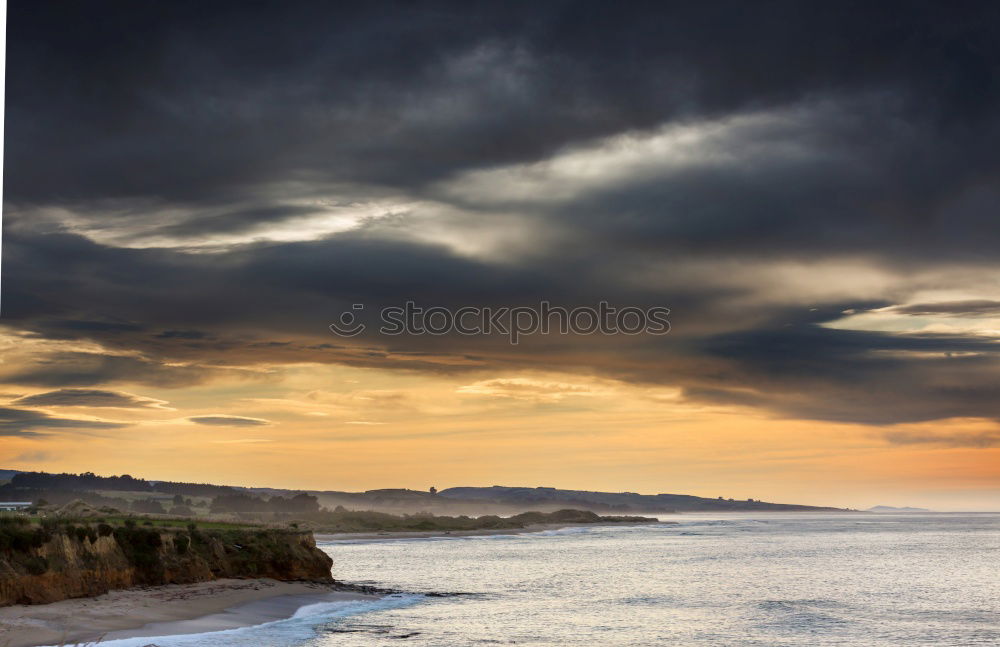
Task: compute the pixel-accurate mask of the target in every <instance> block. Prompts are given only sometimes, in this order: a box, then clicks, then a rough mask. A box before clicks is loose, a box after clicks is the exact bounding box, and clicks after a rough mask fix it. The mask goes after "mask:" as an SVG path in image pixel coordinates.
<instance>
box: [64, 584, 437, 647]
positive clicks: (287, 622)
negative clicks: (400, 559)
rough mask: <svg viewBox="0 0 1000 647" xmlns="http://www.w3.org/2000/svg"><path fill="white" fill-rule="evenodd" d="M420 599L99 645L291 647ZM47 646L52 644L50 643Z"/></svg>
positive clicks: (342, 605) (310, 610) (317, 609)
mask: <svg viewBox="0 0 1000 647" xmlns="http://www.w3.org/2000/svg"><path fill="white" fill-rule="evenodd" d="M423 599H424V596H423V595H419V594H393V595H388V596H385V597H383V598H380V599H378V600H372V601H368V600H340V601H335V602H318V603H314V604H307V605H304V606H302V607H300V608H299V609H298V610H297V611H296V612H295V614H294V615H293V616H292V617H291V618H286V619H283V620H274V621H271V622H265V623H263V624H259V625H250V626H247V627H238V628H236V629H224V630H221V631H208V632H204V633H194V634H177V635H168V636H139V637H135V638H120V639H117V640H102V641H101V642H100V647H146V646H147V645H156V647H237V646H239V647H246V646H248V645H258V646H259V645H267V646H268V647H292V646H294V645H301V644H302V643H303V642H304V641H307V640H309V639H310V638H312V637H314V636H315V635H316V628H317V627H320V626H322V625H325V624H327V623H331V622H335V621H336V620H338V619H340V618H347V617H350V616H355V615H359V614H363V613H371V612H375V611H386V610H389V609H399V608H402V607H407V606H410V605H413V604H416V603H418V602H420V601H421V600H423ZM48 647H56V646H54V645H50V646H48Z"/></svg>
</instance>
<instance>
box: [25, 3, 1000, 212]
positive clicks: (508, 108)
mask: <svg viewBox="0 0 1000 647" xmlns="http://www.w3.org/2000/svg"><path fill="white" fill-rule="evenodd" d="M998 11H1000V10H998V8H997V7H996V5H994V4H992V3H985V2H969V3H961V4H958V5H951V6H946V5H943V4H939V3H924V2H918V3H912V2H906V3H903V2H899V3H894V2H884V3H877V4H873V3H861V2H849V3H838V4H836V5H822V6H807V5H802V4H800V3H794V2H761V3H754V4H753V5H747V4H745V3H740V2H714V3H711V4H709V5H701V4H694V3H675V4H670V5H664V4H663V3H630V5H629V6H628V7H620V6H614V5H609V4H607V3H602V2H551V3H527V2H523V3H488V2H480V3H456V2H451V3H440V2H439V3H434V2H431V3H420V4H419V5H414V4H405V3H399V4H396V3H391V4H388V5H386V4H381V3H379V4H373V5H343V4H336V3H320V2H294V3H278V2H274V3H258V4H255V5H254V6H253V7H252V8H250V7H247V6H246V5H245V4H244V3H228V2H218V3H212V5H211V7H206V6H205V5H204V4H203V3H195V2H183V1H182V2H171V3H156V4H146V3H134V2H102V3H100V4H98V5H94V6H87V7H84V6H82V5H73V4H70V5H66V4H61V3H59V4H57V3H45V2H16V3H13V4H12V7H11V12H10V18H9V21H10V34H9V38H10V45H9V48H10V51H9V53H8V58H9V63H10V68H11V71H10V73H9V75H8V92H7V95H8V101H9V103H10V105H9V107H8V109H7V110H8V119H10V120H11V122H12V123H16V124H18V127H17V128H12V129H11V133H10V134H9V135H8V140H9V141H8V142H7V147H8V148H7V156H8V160H9V161H10V162H15V161H16V163H12V164H10V175H11V177H10V178H9V184H10V188H9V189H8V193H9V194H10V195H9V199H11V200H13V201H14V202H16V203H21V202H37V201H42V202H49V201H51V200H52V199H53V197H60V198H67V199H71V198H87V197H91V198H93V197H99V198H106V197H109V196H167V197H171V196H172V197H179V196H188V197H194V196H200V197H215V198H217V197H219V196H220V195H227V194H230V195H231V194H232V193H233V192H239V191H240V187H244V186H246V185H248V184H255V183H260V182H261V181H268V182H273V181H275V180H276V179H292V178H301V177H303V176H308V175H311V176H313V177H319V178H326V179H337V180H344V179H355V180H360V181H365V182H375V183H384V184H391V185H401V184H402V185H411V186H412V185H414V184H415V183H421V182H425V181H427V180H429V179H433V178H441V177H444V176H446V175H448V174H450V173H452V172H454V171H457V170H462V169H467V168H470V167H484V166H493V165H495V164H498V163H510V162H517V161H530V160H534V159H538V158H540V157H544V156H546V155H548V154H550V153H551V152H553V151H555V150H557V149H559V148H560V147H562V146H565V145H567V144H572V143H574V142H577V141H580V140H585V139H588V138H593V137H599V136H602V135H608V134H613V133H616V132H621V131H623V130H629V129H635V128H649V127H654V126H656V125H658V124H660V123H663V122H666V121H669V120H671V119H678V118H688V119H689V118H692V117H698V116H705V115H707V116H712V115H724V114H726V113H727V112H731V111H737V110H742V109H746V108H748V107H766V106H773V105H783V104H788V103H791V102H794V101H796V100H799V99H802V98H805V97H811V96H816V95H822V94H825V93H830V92H836V93H848V94H850V93H853V92H867V91H870V90H872V89H875V90H889V91H891V92H894V93H898V94H900V95H901V96H902V95H906V96H909V97H911V99H910V101H909V104H908V105H909V106H910V108H911V109H912V110H915V111H917V112H919V113H920V114H922V115H926V116H927V118H928V119H930V120H932V121H933V122H934V124H936V125H938V126H940V127H942V128H946V129H952V128H954V129H955V131H956V132H965V131H968V130H978V128H977V126H978V125H981V124H982V123H983V122H984V121H986V120H992V118H993V113H994V112H995V110H994V108H995V107H996V101H997V98H998V93H997V88H996V78H995V63H996V53H997V47H998V45H997V39H996V38H995V31H994V26H995V25H996V23H997V20H998ZM38 150H48V151H58V152H59V155H58V156H38V155H35V154H34V152H35V151H38ZM54 186H55V187H58V189H56V190H53V187H54Z"/></svg>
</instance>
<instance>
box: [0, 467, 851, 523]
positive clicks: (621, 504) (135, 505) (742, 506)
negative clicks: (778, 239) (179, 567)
mask: <svg viewBox="0 0 1000 647" xmlns="http://www.w3.org/2000/svg"><path fill="white" fill-rule="evenodd" d="M303 495H308V496H309V497H315V499H316V500H315V501H313V502H312V503H311V504H310V505H311V506H314V507H316V508H317V509H318V507H319V506H322V507H324V508H327V509H330V510H333V509H335V508H337V507H338V506H340V507H343V508H345V509H347V510H373V511H378V512H385V513H389V514H414V513H418V512H430V513H432V514H439V515H472V516H478V515H483V514H494V515H501V516H510V515H515V514H519V513H522V512H526V511H529V510H531V511H538V512H555V511H557V510H561V509H564V508H574V509H578V510H589V511H591V512H596V513H598V514H608V513H611V514H617V513H622V512H629V513H632V512H658V513H670V512H695V511H706V512H710V511H723V510H730V511H733V510H772V511H810V510H812V511H822V510H836V508H818V507H813V506H806V505H789V504H781V503H767V502H764V501H758V500H755V499H742V500H736V499H729V498H723V497H719V498H717V499H707V498H704V497H697V496H689V495H685V494H655V495H654V494H636V493H634V492H590V491H586V490H558V489H555V488H547V487H536V488H530V487H501V486H493V487H488V488H484V487H455V488H450V489H448V490H444V491H442V492H437V491H435V490H433V488H430V489H428V490H408V489H402V488H386V489H378V490H367V491H365V492H339V491H332V490H286V489H277V488H248V487H239V486H228V485H214V484H209V483H178V482H169V481H153V480H146V479H143V478H138V477H133V476H129V475H127V474H124V475H121V476H98V475H96V474H94V473H92V472H84V473H82V474H49V473H46V472H17V473H14V474H13V475H12V476H11V477H10V482H8V483H3V484H2V485H0V501H39V500H43V499H44V500H45V501H46V502H48V503H50V504H56V505H65V504H67V503H70V502H72V501H75V500H76V499H81V500H83V501H85V502H86V503H88V504H90V505H92V506H97V507H111V508H116V509H119V510H123V511H126V510H131V511H133V512H140V513H143V514H150V513H154V514H155V513H164V512H167V513H171V514H175V515H191V514H194V515H205V514H209V513H214V512H218V511H219V510H220V509H221V508H222V507H226V508H227V509H229V510H230V511H231V512H260V511H262V510H258V509H256V508H254V509H250V507H253V506H254V505H256V506H257V507H258V508H260V507H262V503H263V500H264V499H266V500H267V501H270V503H267V504H266V505H263V507H266V508H267V510H268V511H273V510H272V508H288V509H289V511H291V510H292V508H294V506H292V502H293V501H295V500H297V499H299V498H301V497H302V496H303ZM248 497H249V498H248ZM261 497H263V499H261V500H260V501H257V499H260V498H261ZM255 501H256V503H255ZM222 503H226V506H222V505H221V504H222ZM230 504H231V505H230ZM272 504H273V505H272ZM248 506H250V507H248ZM289 506H291V507H289Z"/></svg>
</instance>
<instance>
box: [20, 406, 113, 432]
mask: <svg viewBox="0 0 1000 647" xmlns="http://www.w3.org/2000/svg"><path fill="white" fill-rule="evenodd" d="M127 426H128V425H127V424H124V423H119V422H104V421H100V420H74V419H72V418H57V417H55V416H50V415H49V414H47V413H43V412H41V411H32V410H30V409H14V408H11V407H0V436H38V435H40V434H39V432H37V431H35V430H36V429H43V430H52V429H120V428H122V427H127Z"/></svg>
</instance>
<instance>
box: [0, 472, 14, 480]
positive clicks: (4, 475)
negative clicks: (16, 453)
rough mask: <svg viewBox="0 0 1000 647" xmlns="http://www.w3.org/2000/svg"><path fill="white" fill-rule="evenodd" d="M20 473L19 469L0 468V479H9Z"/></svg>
mask: <svg viewBox="0 0 1000 647" xmlns="http://www.w3.org/2000/svg"><path fill="white" fill-rule="evenodd" d="M17 473H18V470H0V481H9V480H10V479H12V478H13V477H14V475H15V474H17Z"/></svg>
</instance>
